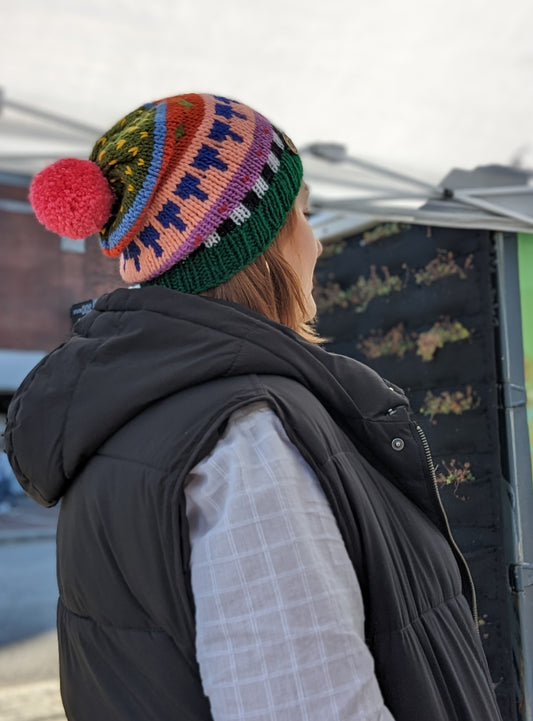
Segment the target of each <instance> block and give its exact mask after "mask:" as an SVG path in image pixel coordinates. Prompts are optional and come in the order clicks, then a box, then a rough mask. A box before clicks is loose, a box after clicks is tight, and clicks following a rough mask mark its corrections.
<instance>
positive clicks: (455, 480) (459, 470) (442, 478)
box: [436, 458, 476, 500]
mask: <svg viewBox="0 0 533 721" xmlns="http://www.w3.org/2000/svg"><path fill="white" fill-rule="evenodd" d="M442 465H443V466H444V471H441V472H440V473H438V474H437V476H436V480H437V483H438V484H439V485H440V486H453V487H454V494H455V495H457V489H458V488H459V486H460V485H461V484H463V483H470V482H472V481H475V480H476V477H475V476H474V474H473V473H472V471H471V468H470V462H469V461H465V463H458V462H457V461H456V460H455V458H452V460H451V461H450V463H449V464H447V463H445V462H444V461H442ZM462 500H466V499H465V498H462Z"/></svg>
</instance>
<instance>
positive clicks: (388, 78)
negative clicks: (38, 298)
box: [0, 0, 533, 180]
mask: <svg viewBox="0 0 533 721" xmlns="http://www.w3.org/2000/svg"><path fill="white" fill-rule="evenodd" d="M0 22H1V28H2V38H1V42H0V86H1V87H2V89H3V92H4V95H5V96H6V97H7V98H8V99H11V100H14V101H19V102H23V103H28V104H31V105H33V106H36V107H39V108H42V109H46V110H49V111H52V112H56V113H59V114H62V115H66V116H68V117H71V118H73V119H77V120H80V121H82V122H85V123H88V124H90V125H93V126H96V127H101V128H102V129H103V130H105V129H106V128H107V127H109V126H110V125H111V124H112V123H114V122H115V121H116V120H117V119H118V118H119V117H121V116H122V115H123V114H125V113H126V112H128V111H129V110H132V109H133V108H135V107H136V106H138V105H140V104H141V103H143V102H146V101H148V100H153V99H156V98H159V97H163V96H166V95H171V94H175V93H180V92H190V91H199V92H215V93H219V94H224V95H227V96H230V97H235V98H238V99H239V100H242V101H243V102H246V103H249V104H250V105H253V106H254V107H256V108H257V109H258V110H260V111H261V112H263V113H264V114H265V115H267V117H269V118H270V119H271V120H273V121H274V122H276V123H277V124H278V125H280V126H281V127H282V128H283V129H284V130H286V132H287V133H288V134H289V135H291V136H292V137H293V139H294V141H295V143H296V144H297V145H299V146H302V145H305V144H307V143H309V142H312V141H315V140H335V141H338V142H343V143H346V144H347V145H348V148H349V151H350V153H351V154H353V155H356V156H359V157H362V158H366V159H369V160H373V161H376V162H379V163H382V164H385V165H388V166H391V167H393V168H398V169H403V170H410V172H411V173H412V174H415V175H418V176H420V177H425V178H428V179H432V180H436V179H439V178H440V177H442V176H443V175H445V174H446V173H447V171H448V170H449V169H450V168H451V167H454V166H458V167H463V168H472V167H474V166H476V165H479V164H488V163H493V162H497V163H504V164H509V163H511V162H513V161H514V160H515V159H516V158H519V159H520V160H521V162H522V163H526V164H528V165H533V121H532V118H533V90H532V83H531V80H532V78H533V44H532V41H531V30H532V28H533V2H531V0H507V1H506V2H505V3H504V2H501V0H498V1H496V0H402V1H401V2H400V1H399V0H325V1H324V2H321V3H315V2H313V1H312V0H311V1H310V2H303V1H302V0H268V1H267V2H260V1H259V0H226V1H225V2H220V1H219V0H150V1H149V2H147V1H146V0H85V2H81V0H1V2H0ZM6 119H9V118H8V113H7V111H6V112H4V114H3V116H0V154H1V153H6V152H11V153H13V152H15V151H17V150H20V149H22V150H24V151H25V152H26V151H27V150H28V148H29V149H30V150H31V151H32V152H38V151H39V149H42V147H44V145H46V143H48V144H50V142H51V141H50V138H48V139H46V140H45V139H42V138H41V139H39V140H38V142H35V141H34V142H33V144H32V143H30V141H29V140H28V138H27V137H22V133H18V134H17V132H16V128H14V125H16V122H15V121H16V119H15V121H13V120H12V119H11V122H10V123H8V124H7V125H4V126H2V121H4V123H5V122H7V121H6ZM6 142H7V143H8V147H7V148H6ZM84 143H86V144H87V150H88V149H89V147H90V145H91V143H92V138H87V139H86V140H84ZM84 143H81V146H83V145H84ZM71 146H72V143H71ZM81 146H80V147H81ZM76 147H77V146H76ZM82 149H83V148H82Z"/></svg>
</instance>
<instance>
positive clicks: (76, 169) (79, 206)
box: [30, 158, 114, 239]
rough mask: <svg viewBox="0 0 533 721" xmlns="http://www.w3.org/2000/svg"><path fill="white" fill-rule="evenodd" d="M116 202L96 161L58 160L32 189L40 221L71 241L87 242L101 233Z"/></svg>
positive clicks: (32, 198)
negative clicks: (83, 240) (84, 239)
mask: <svg viewBox="0 0 533 721" xmlns="http://www.w3.org/2000/svg"><path fill="white" fill-rule="evenodd" d="M113 201H114V197H113V193H112V192H111V188H110V187H109V184H108V182H107V180H106V178H105V177H104V175H103V173H102V171H101V170H100V168H99V167H98V165H97V164H96V163H93V162H92V160H78V159H77V158H64V159H63V160H58V161H57V162H56V163H53V164H52V165H49V166H48V167H47V168H45V169H44V170H41V172H40V173H38V174H37V175H36V176H35V178H34V179H33V181H32V183H31V186H30V202H31V204H32V206H33V209H34V211H35V215H36V216H37V218H38V220H39V221H40V222H41V223H42V224H43V225H44V226H45V227H46V228H48V230H51V231H52V232H54V233H57V234H58V235H64V236H66V237H67V238H74V239H76V238H85V237H87V236H88V235H92V234H93V233H97V232H98V231H99V230H101V228H102V227H103V226H104V225H105V223H106V221H107V220H108V219H109V216H110V215H111V208H112V205H113Z"/></svg>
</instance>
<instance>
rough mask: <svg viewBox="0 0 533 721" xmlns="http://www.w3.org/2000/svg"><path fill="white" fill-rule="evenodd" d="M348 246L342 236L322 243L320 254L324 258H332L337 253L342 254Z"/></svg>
mask: <svg viewBox="0 0 533 721" xmlns="http://www.w3.org/2000/svg"><path fill="white" fill-rule="evenodd" d="M345 248H346V241H345V240H343V239H342V238H340V239H336V240H329V241H327V242H324V243H323V245H322V253H321V254H320V256H321V258H322V260H325V259H326V258H332V257H333V256H335V255H340V254H341V253H342V252H343V251H344V249H345Z"/></svg>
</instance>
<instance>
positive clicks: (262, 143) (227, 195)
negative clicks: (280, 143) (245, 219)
mask: <svg viewBox="0 0 533 721" xmlns="http://www.w3.org/2000/svg"><path fill="white" fill-rule="evenodd" d="M256 117H257V125H256V131H255V133H254V142H253V144H252V147H251V148H250V151H249V153H248V156H247V158H246V160H244V162H243V165H244V166H245V167H246V172H245V173H244V172H243V171H242V170H241V169H240V168H239V169H238V171H237V172H236V173H235V175H234V176H233V178H232V179H231V181H230V184H229V186H228V187H227V188H226V189H225V190H224V192H223V193H222V195H221V197H220V199H219V202H218V203H217V205H216V206H215V208H212V209H211V210H210V211H209V213H208V214H207V216H206V217H205V218H203V219H202V221H201V222H200V223H199V224H198V225H197V226H196V227H195V228H194V229H193V230H192V232H191V233H190V235H189V237H188V238H187V239H186V240H185V241H184V242H183V244H182V245H180V247H179V248H177V249H175V250H174V252H172V253H171V254H170V255H167V254H166V253H164V254H163V257H164V260H163V262H161V260H160V262H159V264H158V268H159V269H160V270H159V273H164V272H165V271H166V270H168V269H169V268H171V267H172V266H173V265H174V264H175V263H177V262H178V261H179V260H181V259H182V258H185V257H186V256H187V255H189V253H191V252H192V251H193V250H195V249H196V248H197V247H198V246H199V245H200V244H201V243H202V242H203V241H204V240H206V239H207V238H208V237H209V235H210V234H211V233H212V232H213V231H214V230H215V229H216V228H217V227H218V226H219V225H220V223H221V221H222V220H224V219H225V218H227V217H228V216H229V215H230V213H231V212H232V211H233V210H234V209H235V208H236V207H237V206H238V205H239V203H240V202H241V200H242V199H243V197H244V196H245V195H246V193H247V192H248V191H249V190H250V188H252V187H253V185H254V184H255V182H256V181H257V179H258V177H259V175H260V174H261V171H262V169H263V166H264V165H265V162H266V158H267V156H268V153H269V151H270V146H271V144H272V129H271V126H270V123H268V121H267V120H265V119H264V118H263V117H262V116H261V115H257V116H256ZM258 151H260V152H261V155H258ZM244 178H245V180H244ZM236 191H238V192H236ZM220 208H225V210H224V214H223V215H222V213H221V212H220V210H219V209H220Z"/></svg>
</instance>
